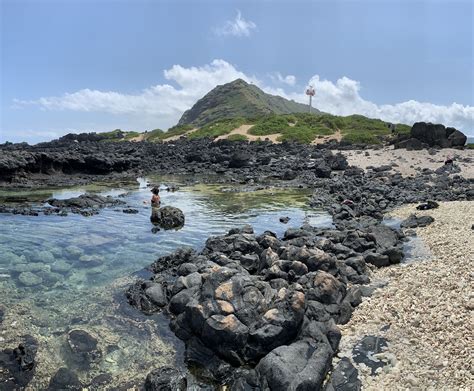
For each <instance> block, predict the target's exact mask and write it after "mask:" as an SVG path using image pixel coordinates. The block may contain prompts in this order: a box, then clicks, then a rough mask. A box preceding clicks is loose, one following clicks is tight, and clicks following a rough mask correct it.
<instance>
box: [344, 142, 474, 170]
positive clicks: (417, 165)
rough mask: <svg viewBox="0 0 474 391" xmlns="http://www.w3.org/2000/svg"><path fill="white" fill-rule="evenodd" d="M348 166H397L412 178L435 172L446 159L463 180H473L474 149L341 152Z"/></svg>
mask: <svg viewBox="0 0 474 391" xmlns="http://www.w3.org/2000/svg"><path fill="white" fill-rule="evenodd" d="M342 154H343V155H344V156H346V158H347V160H348V161H349V164H350V165H353V166H357V167H361V168H363V169H367V167H369V166H374V167H378V166H382V165H387V164H391V163H394V164H397V165H398V167H394V169H396V171H397V172H400V173H401V174H402V175H403V176H414V175H416V174H417V173H419V172H420V171H421V170H423V169H424V168H428V169H430V170H436V169H437V168H439V167H441V166H442V165H443V164H444V162H445V160H446V158H447V157H448V156H450V157H451V158H454V163H455V164H456V165H458V166H459V168H460V169H461V172H460V175H462V176H463V177H464V178H474V149H464V150H460V149H452V148H446V149H440V150H437V151H436V153H435V154H434V155H431V154H430V153H429V150H427V149H423V150H421V151H407V150H406V149H393V147H385V148H382V149H377V150H375V149H368V150H365V151H361V150H351V151H342Z"/></svg>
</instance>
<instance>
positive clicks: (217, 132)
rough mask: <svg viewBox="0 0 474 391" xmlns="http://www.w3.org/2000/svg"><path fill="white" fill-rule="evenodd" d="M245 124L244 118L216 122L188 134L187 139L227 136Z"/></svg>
mask: <svg viewBox="0 0 474 391" xmlns="http://www.w3.org/2000/svg"><path fill="white" fill-rule="evenodd" d="M246 122H247V121H246V120H245V118H241V117H239V118H230V119H223V120H218V121H215V122H213V123H211V124H208V125H206V126H204V127H202V128H200V129H198V130H196V131H195V132H192V133H190V134H189V136H188V137H189V138H191V139H193V138H202V137H211V138H216V137H219V136H223V135H226V134H229V133H230V132H232V131H233V130H234V129H236V128H238V127H239V126H241V125H243V124H245V123H246Z"/></svg>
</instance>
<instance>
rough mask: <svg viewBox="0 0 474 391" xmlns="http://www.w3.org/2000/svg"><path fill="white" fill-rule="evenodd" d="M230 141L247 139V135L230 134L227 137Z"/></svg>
mask: <svg viewBox="0 0 474 391" xmlns="http://www.w3.org/2000/svg"><path fill="white" fill-rule="evenodd" d="M227 139H228V140H230V141H248V139H249V138H248V137H247V136H246V135H245V134H231V135H230V136H229V137H227Z"/></svg>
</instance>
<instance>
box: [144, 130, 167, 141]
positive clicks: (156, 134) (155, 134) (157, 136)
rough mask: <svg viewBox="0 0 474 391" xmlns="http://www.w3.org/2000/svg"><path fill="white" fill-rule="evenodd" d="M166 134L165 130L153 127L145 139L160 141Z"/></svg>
mask: <svg viewBox="0 0 474 391" xmlns="http://www.w3.org/2000/svg"><path fill="white" fill-rule="evenodd" d="M164 134H165V132H163V131H162V130H161V129H153V130H150V131H149V132H146V133H145V136H144V139H145V140H147V141H151V142H153V141H159V140H161V139H162V138H163V135H164Z"/></svg>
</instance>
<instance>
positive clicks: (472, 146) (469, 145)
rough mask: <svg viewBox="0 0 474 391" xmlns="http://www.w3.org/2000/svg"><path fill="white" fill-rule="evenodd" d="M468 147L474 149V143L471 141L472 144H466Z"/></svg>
mask: <svg viewBox="0 0 474 391" xmlns="http://www.w3.org/2000/svg"><path fill="white" fill-rule="evenodd" d="M466 148H467V149H474V144H473V143H471V144H466Z"/></svg>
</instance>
